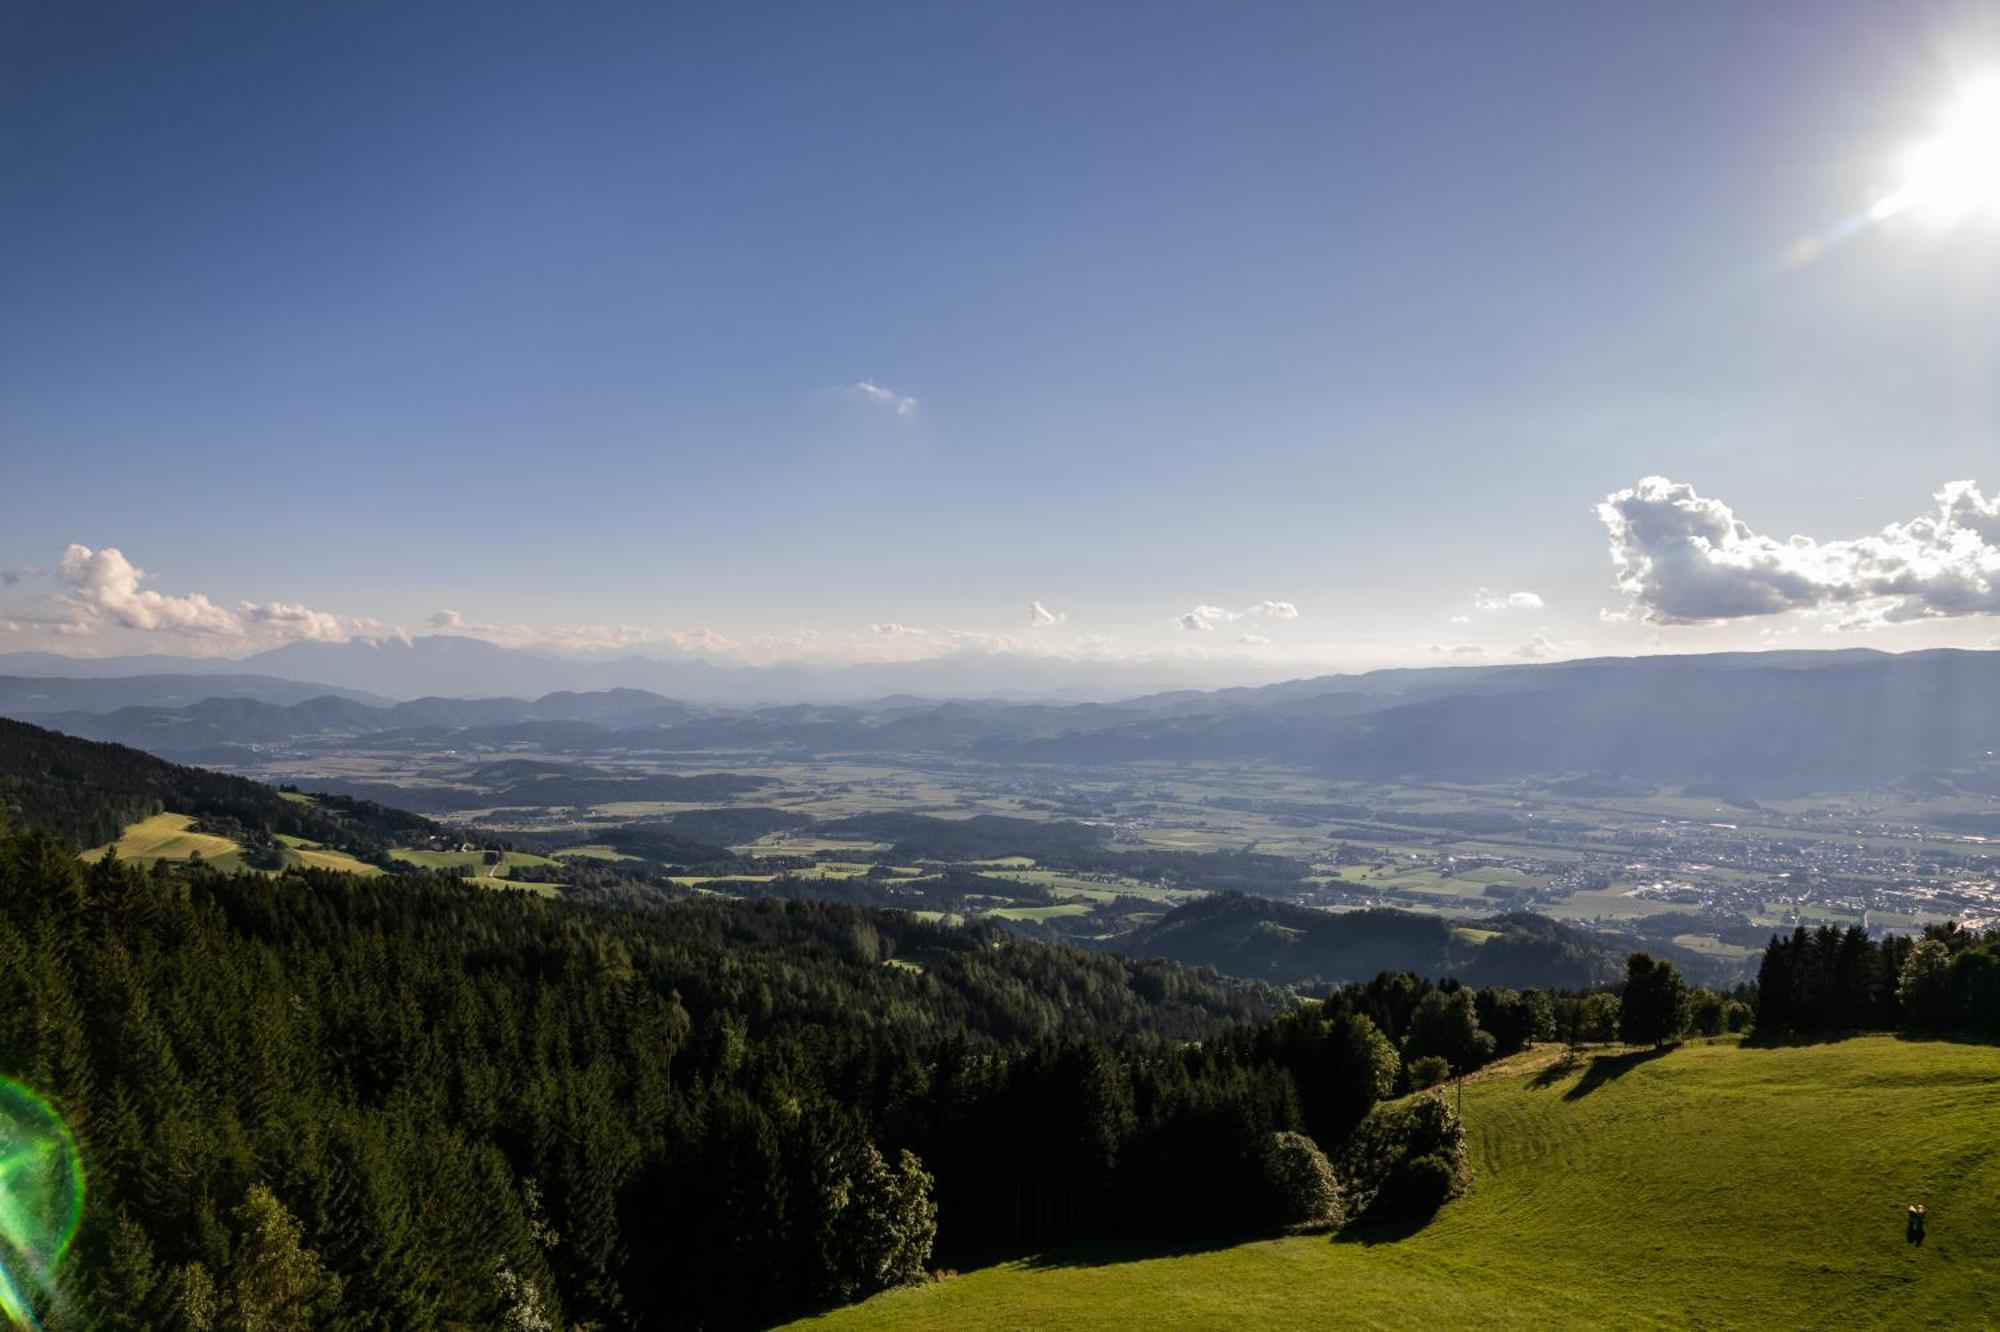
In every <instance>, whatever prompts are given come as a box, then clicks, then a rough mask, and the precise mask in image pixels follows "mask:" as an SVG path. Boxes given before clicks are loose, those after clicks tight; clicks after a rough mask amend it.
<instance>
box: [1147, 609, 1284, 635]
mask: <svg viewBox="0 0 2000 1332" xmlns="http://www.w3.org/2000/svg"><path fill="white" fill-rule="evenodd" d="M1298 618H1299V608H1298V607H1297V606H1294V605H1293V604H1292V603H1291V602H1289V601H1260V602H1258V603H1257V604H1256V605H1254V606H1249V607H1246V608H1245V609H1243V610H1240V611H1236V610H1230V609H1228V608H1227V607H1225V606H1209V605H1201V606H1196V607H1195V608H1194V609H1193V610H1191V611H1183V612H1182V613H1181V614H1179V615H1176V616H1175V617H1174V623H1175V624H1178V625H1179V626H1180V627H1181V628H1183V629H1187V630H1190V631H1192V632H1194V633H1206V632H1207V631H1208V630H1211V629H1213V628H1215V627H1216V626H1217V625H1223V624H1234V623H1235V622H1236V621H1238V620H1296V619H1298Z"/></svg>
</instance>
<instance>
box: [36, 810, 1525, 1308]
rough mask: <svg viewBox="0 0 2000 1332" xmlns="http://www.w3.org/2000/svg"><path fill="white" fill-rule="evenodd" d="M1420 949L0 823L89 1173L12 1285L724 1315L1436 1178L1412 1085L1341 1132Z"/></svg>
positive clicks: (1366, 1106) (1375, 1081) (206, 1297)
mask: <svg viewBox="0 0 2000 1332" xmlns="http://www.w3.org/2000/svg"><path fill="white" fill-rule="evenodd" d="M1428 991H1429V987H1428V986H1422V985H1420V984H1419V983H1415V982H1413V981H1412V980H1411V978H1408V977H1400V978H1396V983H1394V984H1388V983H1387V982H1386V979H1385V984H1384V986H1383V987H1382V988H1381V989H1380V991H1379V992H1378V993H1375V994H1373V995H1372V997H1371V996H1367V995H1363V996H1362V997H1360V998H1358V999H1356V1000H1355V1001H1354V1002H1353V1003H1347V1002H1338V1001H1336V1002H1331V1003H1328V1004H1325V1005H1316V1006H1312V1007H1308V1008H1304V1009H1298V1008H1288V1006H1287V1001H1286V999H1285V997H1284V996H1283V995H1281V994H1280V993H1279V992H1277V991H1273V990H1270V989H1268V988H1267V987H1264V986H1262V985H1258V984H1253V983H1245V982H1236V981H1225V980H1221V979H1219V978H1217V977H1215V976H1214V975H1213V974H1212V973H1197V972H1192V971H1188V970H1185V969H1182V968H1179V967H1176V966H1173V965H1171V964H1161V963H1135V962H1129V961H1123V960H1119V959H1115V958H1110V957H1105V956H1100V955H1090V954H1084V953H1080V952H1076V951H1073V950H1068V949H1061V948H1055V947H1049V946H1045V945H1042V944H1038V943H1033V942H1027V941H1023V940H1019V939H1015V938H1012V937H1010V936H1008V935H1006V934H1004V933H1001V932H1000V931H998V930H996V929H990V928H984V927H973V928H969V929H947V928H944V927H941V926H936V925H930V924H926V923H925V922H923V921H921V920H919V919H916V918H914V917H912V916H909V915H907V914H899V913H888V912H868V911H863V910H858V909H854V908H849V907H844V906H836V905H831V904H826V903H816V902H804V901H772V902H764V903H746V902H740V901H728V900H721V899H706V900H692V901H687V902H682V903H674V904H668V905H664V906H654V907H648V908H644V909H636V910H634V909H619V908H614V907H605V906H589V905H583V904H577V903H562V902H551V901H547V900H544V899H540V898H536V897H532V896H529V895H526V894H518V893H504V892H495V891H492V890H488V889H479V888H469V887H466V886H463V885H462V884H459V883H456V882H453V881H451V880H447V879H430V878H424V877H418V876H410V877H402V878H397V879H386V878H384V879H376V880H369V879H364V878H359V877H355V876H347V875H341V874H334V873H327V872H319V871H292V872H289V873H287V874H285V875H282V876H279V877H277V878H275V879H274V878H272V877H268V876H263V875H255V874H248V873H244V874H237V875H234V876H229V875H224V874H222V873H220V872H218V871H215V870H213V869H203V868H199V867H197V868H194V869H181V870H174V871H167V870H160V869H156V870H152V871H145V870H141V869H139V868H137V867H136V866H133V865H130V864H125V863H120V862H119V861H117V860H116V859H111V858H107V859H105V860H103V861H100V862H98V863H97V864H94V865H88V866H86V865H83V864H81V863H79V862H78V860H77V859H76V858H75V857H74V856H73V855H72V854H71V852H70V851H69V850H68V849H67V848H66V847H65V846H64V845H63V844H62V843H60V842H59V841H57V840H56V839H54V838H53V837H51V836H50V835H48V834H46V833H44V832H41V831H14V832H12V833H10V834H8V835H6V836H5V837H4V840H0V1068H4V1069H6V1070H7V1071H9V1072H10V1073H11V1074H14V1075H16V1076H18V1077H20V1078H21V1079H22V1080H24V1081H26V1082H27V1083H29V1084H30V1085H32V1086H34V1087H37V1088H39V1089H40V1090H41V1091H42V1092H44V1093H45V1094H46V1095H48V1096H49V1097H50V1098H51V1100H52V1101H53V1103H54V1104H55V1105H56V1106H58V1107H59V1108H60V1110H61V1112H62V1114H63V1115H64V1117H65V1118H66V1119H67V1121H68V1122H69V1124H70V1127H71V1128H72V1130H73V1131H74V1134H75V1137H76V1139H77V1142H78V1144H79V1148H80V1150H81V1152H82V1154H83V1157H84V1160H85V1165H86V1169H87V1172H88V1179H89V1185H88V1190H89V1196H88V1205H87V1207H86V1208H85V1213H84V1223H83V1227H82V1231H81V1233H80V1234H79V1236H78V1238H77V1241H76V1248H75V1252H74V1253H73V1254H72V1255H71V1257H70V1260H69V1261H68V1262H67V1263H66V1264H65V1266H64V1268H63V1273H64V1276H63V1280H62V1281H61V1282H60V1283H59V1284H58V1289H56V1290H54V1291H51V1292H44V1293H43V1298H44V1300H45V1303H46V1308H45V1309H44V1314H45V1316H46V1319H47V1322H48V1324H49V1325H50V1326H52V1327H69V1326H78V1327H81V1326H104V1327H111V1328H187V1329H200V1328H249V1327H305V1326H329V1327H352V1328H384V1329H389V1328H394V1329H404V1328H422V1327H452V1326H462V1327H495V1326H500V1327H508V1328H521V1329H526V1328H537V1327H568V1326H572V1325H579V1324H580V1325H584V1326H597V1327H605V1328H613V1327H641V1326H643V1327H671V1326H684V1327H735V1326H747V1325H755V1324H759V1323H764V1322H769V1321H771V1320H773V1319H776V1318H780V1317H783V1316H785V1315H789V1314H795V1313H801V1312H806V1311H810V1310H812V1309H815V1308H820V1307H825V1306H828V1305H831V1304H835V1303H839V1302H842V1301H847V1300H851V1299H855V1298H858V1297H860V1296H863V1295H866V1294H868V1293H869V1292H871V1291H874V1290H877V1289H880V1288H883V1287H885V1286H887V1285H891V1284H895V1283H899V1282H903V1281H907V1280H911V1279H916V1278H918V1277H920V1276H922V1275H923V1274H924V1273H925V1272H926V1271H927V1270H928V1269H930V1268H933V1267H935V1266H938V1265H942V1264H951V1263H957V1262H965V1261H972V1260H977V1259H979V1258H981V1257H985V1256H992V1255H996V1254H1007V1253H1022V1252H1029V1251H1034V1250H1037V1249H1040V1248H1042V1247H1045V1246H1048V1245H1051V1244H1059V1243H1066V1242H1073V1241H1080V1240H1139V1239H1146V1240H1153V1239H1172V1240H1176V1241H1190V1240H1202V1239H1216V1240H1221V1239H1227V1238H1232V1237H1236V1236H1240V1235H1244V1234H1253V1233H1273V1232H1276V1231H1278V1230H1280V1229H1282V1228H1284V1227H1287V1226H1293V1225H1316V1226H1322V1227H1324V1226H1330V1225H1333V1224H1337V1223H1338V1222H1339V1221H1340V1220H1342V1219H1343V1218H1344V1217H1345V1216H1346V1215H1348V1214H1349V1213H1350V1212H1351V1211H1356V1210H1360V1209H1365V1208H1369V1207H1375V1208H1378V1209H1380V1210H1382V1211H1384V1212H1387V1211H1392V1210H1395V1209H1396V1208H1399V1207H1418V1208H1421V1207H1425V1206H1435V1205H1436V1204H1437V1202H1439V1201H1441V1200H1442V1199H1443V1197H1444V1196H1446V1195H1447V1194H1448V1193H1449V1192H1450V1191H1451V1190H1452V1189H1453V1188H1455V1187H1456V1186H1457V1185H1458V1184H1459V1183H1461V1182H1462V1178H1463V1170H1464V1166H1463V1145H1462V1135H1461V1134H1460V1132H1459V1129H1458V1126H1457V1123H1456V1120H1455V1118H1453V1117H1452V1116H1451V1115H1450V1113H1449V1111H1447V1110H1445V1109H1444V1107H1443V1104H1442V1103H1441V1102H1436V1103H1429V1102H1426V1103H1421V1108H1420V1109H1418V1110H1415V1111H1409V1110H1405V1111H1399V1112H1397V1113H1396V1114H1393V1115H1385V1116H1378V1119H1377V1120H1376V1121H1371V1124H1370V1130H1369V1132H1368V1133H1367V1134H1357V1133H1355V1129H1356V1127H1357V1125H1360V1124H1361V1123H1362V1122H1363V1120H1364V1118H1365V1117H1366V1116H1367V1115H1368V1112H1369V1110H1370V1107H1371V1106H1372V1105H1373V1104H1374V1102H1375V1101H1376V1100H1377V1099H1378V1098H1380V1097H1382V1096H1385V1095H1387V1094H1388V1093H1390V1092H1391V1091H1392V1089H1394V1088H1395V1087H1396V1086H1397V1081H1398V1076H1399V1062H1398V1055H1397V1052H1396V1048H1395V1046H1394V1044H1393V1043H1392V1037H1393V1036H1394V1035H1396V1034H1397V1033H1395V1032H1386V1033H1385V1031H1384V1030H1383V1028H1382V1026H1381V1025H1378V1022H1377V1020H1375V1019H1373V1018H1370V1017H1369V1016H1366V1015H1365V1013H1364V1012H1363V1008H1365V1007H1368V1006H1370V1005H1372V1006H1373V1008H1374V1010H1375V1011H1376V1015H1377V1017H1378V1018H1379V1019H1380V1022H1381V1023H1383V1024H1388V1025H1390V1026H1394V1025H1395V1024H1397V1023H1399V1022H1401V1023H1408V1022H1410V1021H1412V1020H1413V1014H1414V1013H1415V1011H1416V1009H1417V1007H1418V1006H1419V1001H1420V1000H1421V999H1422V997H1423V995H1424V994H1425V993H1427V992H1428ZM1467 1006H1468V1007H1469V1004H1468V1005H1467ZM1489 1048H1490V1047H1489ZM1343 1152H1349V1153H1356V1154H1355V1155H1353V1156H1352V1159H1344V1158H1343V1155H1342V1154H1343ZM1336 1166H1337V1168H1336Z"/></svg>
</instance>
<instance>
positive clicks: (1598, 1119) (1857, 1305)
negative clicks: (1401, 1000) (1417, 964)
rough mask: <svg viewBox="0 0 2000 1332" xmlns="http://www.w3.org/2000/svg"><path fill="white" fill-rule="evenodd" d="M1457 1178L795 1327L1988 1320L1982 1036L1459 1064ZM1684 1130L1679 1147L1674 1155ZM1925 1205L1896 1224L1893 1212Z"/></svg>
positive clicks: (892, 1300)
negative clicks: (1390, 1216) (1400, 1200)
mask: <svg viewBox="0 0 2000 1332" xmlns="http://www.w3.org/2000/svg"><path fill="white" fill-rule="evenodd" d="M1465 1117H1466V1122H1467V1127H1468V1132H1469V1135H1470V1137H1471V1140H1472V1149H1473V1156H1474V1161H1475V1164H1476V1167H1477V1171H1478V1174H1477V1176H1476V1179H1475V1181H1474V1184H1473V1188H1472V1191H1471V1193H1470V1194H1469V1195H1468V1196H1466V1197H1465V1198H1463V1199H1461V1200H1459V1201H1457V1202H1455V1203H1452V1204H1450V1205H1448V1206H1447V1207H1446V1208H1445V1209H1444V1210H1443V1212H1441V1213H1440V1214H1439V1216H1438V1217H1437V1219H1436V1220H1434V1221H1433V1222H1432V1223H1431V1224H1430V1225H1429V1226H1427V1227H1425V1228H1424V1229H1422V1230H1420V1231H1417V1232H1416V1233H1414V1234H1411V1235H1408V1236H1406V1237H1398V1236H1396V1235H1394V1234H1387V1233H1374V1234H1370V1233H1367V1232H1365V1231H1363V1232H1350V1233H1349V1234H1348V1235H1345V1236H1342V1237H1341V1238H1339V1239H1336V1240H1331V1241H1330V1240H1328V1239H1327V1238H1325V1237H1323V1236H1321V1237H1299V1238H1289V1239H1278V1240H1270V1241H1263V1242H1256V1243H1250V1244H1244V1245H1240V1246H1236V1247H1229V1248H1218V1249H1214V1250H1209V1251H1205V1252H1193V1253H1177V1254H1169V1255H1164V1256H1153V1257H1144V1256H1134V1255H1130V1254H1089V1253H1078V1254H1067V1255H1065V1254H1054V1255H1047V1256H1044V1257H1037V1258H1030V1259H1024V1260H1021V1261H1016V1262H1009V1263H1005V1264H1001V1265H999V1266H995V1267H989V1268H985V1269H982V1270H978V1271H973V1272H968V1273H965V1274H963V1275H961V1276H958V1277H956V1278H954V1279H951V1280H949V1281H946V1282H943V1283H939V1284H934V1285H928V1286H923V1287H917V1288H912V1289H906V1290H901V1291H894V1292H890V1293H888V1294H884V1295H881V1296H877V1297H876V1298H875V1299H873V1300H870V1301H868V1302H866V1303H864V1304H861V1305H857V1306H854V1307H851V1308H848V1309H844V1310H839V1311H836V1312H834V1313H831V1314H828V1315H825V1316H823V1317H821V1318H819V1319H816V1320H811V1321H810V1322H809V1323H807V1324H802V1326H813V1327H819V1326H824V1327H828V1328H920V1327H922V1328H928V1327H950V1328H954V1329H982V1328H996V1329H997V1328H1020V1327H1057V1326H1060V1327H1076V1328H1127V1327H1129V1328H1145V1329H1153V1328H1206V1327H1223V1326H1227V1327H1231V1328H1251V1329H1255V1328H1272V1329H1290V1328H1299V1327H1314V1326H1342V1327H1383V1328H1390V1327H1413V1326H1425V1325H1430V1326H1439V1327H1466V1326H1474V1325H1478V1326H1499V1327H1523V1328H1528V1327H1610V1326H1618V1327H1690V1326H1697V1327H1719V1326H1745V1327H1811V1326H1829V1325H1836V1324H1837V1325H1842V1326H1861V1327H1878V1326H1888V1325H1892V1324H1893V1325H1897V1326H1918V1327H1939V1328H1945V1327H1950V1328H1971V1327H1991V1326H1994V1325H1995V1322H1996V1317H2000V1316H1996V1313H1995V1310H1994V1307H1993V1305H1992V1303H1991V1295H1992V1291H1993V1290H1994V1288H1995V1283H1996V1282H2000V1215H1996V1212H1995V1204H1994V1202H1993V1199H1994V1198H1995V1197H1996V1196H2000V1153H1995V1152H1994V1150H1993V1143H1992V1126H1993V1124H1994V1123H1996V1122H2000V1048H1996V1047H1994V1046H1992V1045H1979V1044H1952V1043H1945V1042H1926V1041H1905V1040H1899V1039H1896V1038H1893V1037H1886V1036H1882V1037H1863V1038H1858V1039H1854V1040H1848V1041H1843V1042H1839V1043H1833V1044H1821V1045H1807V1046H1795V1047H1782V1048H1775V1049H1760V1048H1748V1047H1742V1046H1738V1045H1736V1044H1734V1043H1733V1042H1727V1041H1724V1042H1716V1043H1713V1044H1701V1045H1690V1046H1685V1047H1682V1048H1679V1049H1675V1050H1672V1051H1670V1052H1668V1053H1666V1054H1664V1055H1655V1054H1654V1053H1653V1052H1652V1051H1647V1050H1642V1051H1635V1052H1632V1053H1625V1054H1615V1055H1605V1056H1601V1057H1599V1058H1597V1059H1594V1060H1586V1061H1584V1062H1583V1063H1581V1064H1579V1066H1577V1067H1576V1068H1573V1069H1570V1070H1558V1069H1556V1068H1555V1066H1554V1065H1547V1066H1545V1067H1544V1068H1543V1069H1542V1070H1541V1071H1539V1072H1519V1073H1514V1074H1511V1075H1507V1076H1498V1077H1492V1078H1488V1079H1486V1080H1482V1081H1475V1082H1471V1083H1469V1084H1468V1085H1467V1087H1466V1089H1465ZM1694 1142H1699V1143H1701V1144H1702V1150H1700V1151H1689V1150H1687V1147H1688V1144H1690V1143H1694ZM1919 1200H1920V1201H1923V1202H1925V1203H1926V1204H1927V1205H1928V1206H1929V1209H1930V1215H1931V1226H1930V1235H1929V1239H1928V1242H1927V1243H1925V1244H1924V1245H1923V1246H1922V1247H1911V1246H1909V1245H1907V1244H1906V1243H1905V1242H1904V1238H1903V1225H1902V1209H1903V1207H1904V1205H1905V1204H1906V1203H1908V1202H1911V1201H1919Z"/></svg>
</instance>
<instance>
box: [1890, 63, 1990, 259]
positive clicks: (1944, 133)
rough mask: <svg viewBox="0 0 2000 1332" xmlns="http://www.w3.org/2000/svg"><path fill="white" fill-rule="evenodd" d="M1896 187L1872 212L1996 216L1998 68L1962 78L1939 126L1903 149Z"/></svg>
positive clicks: (1931, 217) (1951, 219) (1945, 219)
mask: <svg viewBox="0 0 2000 1332" xmlns="http://www.w3.org/2000/svg"><path fill="white" fill-rule="evenodd" d="M1897 165H1898V180H1897V185H1896V188H1895V190H1894V191H1893V192H1891V193H1890V194H1889V195H1888V196H1886V197H1885V198H1883V199H1882V200H1881V201H1880V202H1879V203H1877V204H1876V205H1875V207H1874V209H1873V215H1874V216H1875V218H1876V219H1877V220H1878V221H1880V220H1886V219H1888V218H1891V217H1896V216H1899V215H1903V214H1908V215H1909V216H1911V217H1913V218H1921V219H1923V220H1925V221H1930V222H1937V223H1941V224H1947V225H1949V224H1956V223H1961V222H1968V221H1973V220H1976V219H1983V220H1985V221H1989V222H2000V73H1995V74H1989V75H1987V76H1985V77H1984V78H1981V79H1979V80H1976V81H1974V82H1972V83H1969V84H1967V85H1966V86H1965V87H1964V88H1963V89H1961V90H1960V92H1959V94H1958V96H1957V97H1956V98H1954V99H1953V100H1952V101H1951V103H1950V104H1949V105H1947V106H1946V107H1945V109H1944V112H1943V114H1942V115H1941V116H1940V117H1939V120H1938V129H1937V132H1936V133H1935V134H1932V135H1931V136H1929V137H1928V138H1924V139H1919V140H1918V141H1916V142H1915V143H1912V144H1910V145H1909V146H1908V147H1907V148H1906V149H1904V151H1903V154H1902V157H1901V159H1900V161H1899V162H1898V164H1897Z"/></svg>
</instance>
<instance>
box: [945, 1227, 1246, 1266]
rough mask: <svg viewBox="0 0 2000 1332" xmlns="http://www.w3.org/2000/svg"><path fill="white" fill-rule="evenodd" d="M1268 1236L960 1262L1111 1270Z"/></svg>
mask: <svg viewBox="0 0 2000 1332" xmlns="http://www.w3.org/2000/svg"><path fill="white" fill-rule="evenodd" d="M1277 1238H1279V1236H1277V1235H1276V1234H1272V1233H1270V1232H1262V1233H1250V1234H1243V1235H1216V1236H1208V1237H1204V1238H1202V1239H1192V1240H1172V1239H1156V1240H1143V1239H1128V1240H1102V1241H1097V1242H1087V1241H1086V1242H1080V1243H1076V1244H1069V1245H1063V1246H1061V1247H1059V1248H1055V1249H1050V1250H1047V1251H1045V1252H1042V1253H1027V1254H1024V1253H993V1254H988V1255H986V1256H985V1258H984V1259H983V1261H973V1262H964V1263H962V1266H963V1267H964V1269H965V1270H966V1271H971V1270H974V1269H975V1268H980V1267H993V1266H996V1265H997V1264H1000V1263H1010V1262H1018V1263H1020V1264H1021V1265H1022V1266H1024V1267H1026V1268H1027V1269H1028V1270H1029V1271H1034V1272H1040V1271H1049V1270H1052V1269H1055V1268H1063V1267H1113V1266H1116V1265H1117V1264H1119V1263H1136V1262H1142V1261H1144V1260H1145V1259H1148V1258H1186V1257H1189V1256H1191V1255H1194V1254H1198V1253H1212V1252H1214V1251H1215V1250H1217V1249H1233V1248H1235V1247H1236V1246H1237V1245H1239V1244H1247V1243H1250V1242H1251V1241H1253V1240H1266V1239H1277Z"/></svg>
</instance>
